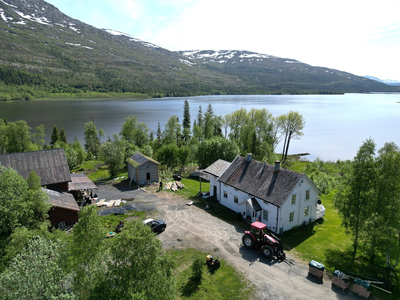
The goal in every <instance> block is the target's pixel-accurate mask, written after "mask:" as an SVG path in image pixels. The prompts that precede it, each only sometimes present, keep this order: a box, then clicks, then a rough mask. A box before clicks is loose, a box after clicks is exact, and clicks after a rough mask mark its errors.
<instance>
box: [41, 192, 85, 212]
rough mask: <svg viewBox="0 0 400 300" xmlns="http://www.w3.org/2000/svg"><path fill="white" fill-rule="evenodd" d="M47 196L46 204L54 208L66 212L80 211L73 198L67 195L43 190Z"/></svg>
mask: <svg viewBox="0 0 400 300" xmlns="http://www.w3.org/2000/svg"><path fill="white" fill-rule="evenodd" d="M43 190H44V191H45V192H46V193H47V195H48V196H49V200H48V202H49V203H50V204H51V205H52V206H55V207H60V208H64V209H68V210H74V211H80V209H79V206H78V204H77V203H76V201H75V198H74V196H72V195H71V194H69V193H59V192H57V191H52V190H48V189H45V188H44V189H43Z"/></svg>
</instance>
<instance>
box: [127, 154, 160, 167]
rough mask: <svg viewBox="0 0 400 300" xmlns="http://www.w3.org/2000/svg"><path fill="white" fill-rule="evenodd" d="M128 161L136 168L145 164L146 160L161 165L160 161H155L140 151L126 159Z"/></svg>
mask: <svg viewBox="0 0 400 300" xmlns="http://www.w3.org/2000/svg"><path fill="white" fill-rule="evenodd" d="M126 162H127V163H128V164H130V165H132V166H133V167H135V168H136V167H138V166H141V165H143V164H144V163H146V162H151V163H153V164H156V165H160V163H159V162H157V161H155V160H154V159H152V158H151V157H148V156H146V155H143V154H142V153H139V152H136V153H135V154H133V155H132V156H131V157H130V158H128V159H127V160H126Z"/></svg>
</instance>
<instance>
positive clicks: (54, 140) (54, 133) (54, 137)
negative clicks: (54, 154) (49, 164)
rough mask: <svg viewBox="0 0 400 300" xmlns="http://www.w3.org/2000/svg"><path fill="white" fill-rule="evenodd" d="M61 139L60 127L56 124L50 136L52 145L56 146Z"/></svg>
mask: <svg viewBox="0 0 400 300" xmlns="http://www.w3.org/2000/svg"><path fill="white" fill-rule="evenodd" d="M59 140H60V134H59V133H58V128H57V126H56V125H54V127H53V131H52V133H51V137H50V145H51V146H54V144H55V143H57V142H58V141H59Z"/></svg>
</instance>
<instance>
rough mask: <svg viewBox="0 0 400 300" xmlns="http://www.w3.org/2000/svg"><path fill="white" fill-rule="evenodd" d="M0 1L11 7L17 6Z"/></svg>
mask: <svg viewBox="0 0 400 300" xmlns="http://www.w3.org/2000/svg"><path fill="white" fill-rule="evenodd" d="M0 1H1V2H3V3H4V4H5V5H8V6H10V7H13V8H17V7H16V6H15V5H12V4H9V3H7V2H5V1H3V0H0Z"/></svg>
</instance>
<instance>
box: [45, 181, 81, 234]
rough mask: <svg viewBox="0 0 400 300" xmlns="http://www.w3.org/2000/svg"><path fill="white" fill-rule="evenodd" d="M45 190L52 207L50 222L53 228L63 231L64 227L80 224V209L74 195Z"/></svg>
mask: <svg viewBox="0 0 400 300" xmlns="http://www.w3.org/2000/svg"><path fill="white" fill-rule="evenodd" d="M44 190H45V192H46V193H47V195H48V196H49V200H48V201H49V203H50V204H51V205H52V207H51V208H50V210H49V220H50V222H51V226H52V227H55V228H61V229H63V227H64V226H68V225H72V224H75V223H77V222H78V219H79V212H80V209H79V206H78V204H77V203H76V201H75V198H74V196H73V195H72V194H69V193H60V192H57V191H52V190H48V189H44Z"/></svg>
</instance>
